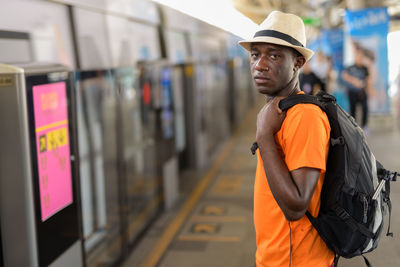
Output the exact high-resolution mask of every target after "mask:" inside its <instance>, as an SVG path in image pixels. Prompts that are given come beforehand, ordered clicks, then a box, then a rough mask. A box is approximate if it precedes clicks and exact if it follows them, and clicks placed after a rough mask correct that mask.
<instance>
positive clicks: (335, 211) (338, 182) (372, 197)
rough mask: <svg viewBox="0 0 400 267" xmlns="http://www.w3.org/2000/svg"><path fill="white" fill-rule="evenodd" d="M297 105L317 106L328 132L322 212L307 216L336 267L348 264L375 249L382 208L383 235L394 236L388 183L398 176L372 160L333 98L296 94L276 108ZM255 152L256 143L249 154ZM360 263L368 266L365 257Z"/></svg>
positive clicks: (360, 133) (350, 120)
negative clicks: (341, 262)
mask: <svg viewBox="0 0 400 267" xmlns="http://www.w3.org/2000/svg"><path fill="white" fill-rule="evenodd" d="M299 103H310V104H315V105H317V106H319V107H320V108H321V109H322V110H323V111H324V112H325V113H326V115H327V117H328V120H329V124H330V127H331V133H330V146H329V154H328V161H327V166H326V173H325V181H324V184H323V187H322V192H321V207H320V211H319V214H318V217H317V218H314V217H313V216H312V215H311V214H310V213H309V212H308V211H307V212H306V215H307V217H308V219H309V220H310V221H311V223H312V225H313V226H314V227H315V229H316V230H317V231H318V233H319V234H320V236H321V238H322V239H323V240H324V241H325V243H326V245H327V246H328V248H329V249H331V250H332V251H333V252H334V253H335V266H337V263H338V260H339V257H345V258H352V257H354V256H358V255H362V254H364V253H367V252H370V251H372V250H374V249H375V248H376V247H377V245H378V241H379V238H380V234H381V231H382V228H383V217H384V214H385V210H386V209H385V208H386V207H385V205H384V204H386V206H387V207H388V209H389V224H388V231H387V234H386V235H387V236H393V234H392V233H390V212H391V202H390V198H389V195H390V183H389V182H390V181H395V180H396V178H397V175H399V174H397V172H391V171H388V170H386V169H384V168H383V166H382V165H381V164H380V163H379V162H378V161H377V160H376V159H375V157H374V155H373V154H372V152H371V151H370V149H369V147H368V145H367V143H366V141H365V136H364V133H363V131H362V129H361V128H360V127H359V126H358V125H357V124H356V122H355V120H354V118H353V117H352V116H350V115H349V114H348V113H347V112H345V111H344V110H343V109H342V108H341V107H340V106H339V105H338V104H337V103H336V99H335V97H334V96H332V95H330V94H328V93H325V92H322V91H320V93H319V94H317V95H316V96H311V95H304V94H298V95H293V96H289V97H287V98H285V99H283V100H281V102H280V103H279V107H280V109H282V110H283V111H286V110H288V109H289V108H291V107H292V106H294V105H296V104H299ZM257 147H258V145H257V143H254V144H253V147H252V149H251V150H252V152H253V154H254V153H255V150H256V149H257ZM363 257H364V256H363ZM364 260H365V263H366V265H367V266H371V265H370V263H369V261H368V260H367V259H366V258H365V257H364Z"/></svg>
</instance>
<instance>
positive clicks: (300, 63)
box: [293, 56, 306, 71]
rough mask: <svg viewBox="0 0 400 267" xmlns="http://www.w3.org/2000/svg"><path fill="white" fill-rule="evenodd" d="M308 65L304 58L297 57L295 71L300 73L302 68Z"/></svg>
mask: <svg viewBox="0 0 400 267" xmlns="http://www.w3.org/2000/svg"><path fill="white" fill-rule="evenodd" d="M305 63H306V59H305V58H304V57H303V56H300V57H296V58H295V61H294V68H293V70H294V71H298V70H299V69H300V68H301V67H303V66H304V64H305Z"/></svg>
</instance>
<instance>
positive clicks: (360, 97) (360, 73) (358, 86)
mask: <svg viewBox="0 0 400 267" xmlns="http://www.w3.org/2000/svg"><path fill="white" fill-rule="evenodd" d="M353 52H354V64H353V65H351V66H348V67H347V68H345V69H344V70H343V72H342V79H343V81H344V82H345V86H346V88H347V95H348V98H349V104H350V114H351V115H352V116H353V117H354V118H356V106H357V104H361V108H362V118H361V127H362V128H363V129H364V130H365V131H368V129H367V123H368V115H369V114H368V91H371V90H372V89H371V88H372V87H371V86H372V84H371V75H370V72H369V69H368V67H367V66H366V64H365V56H364V53H363V49H362V47H361V46H360V44H359V43H357V42H353Z"/></svg>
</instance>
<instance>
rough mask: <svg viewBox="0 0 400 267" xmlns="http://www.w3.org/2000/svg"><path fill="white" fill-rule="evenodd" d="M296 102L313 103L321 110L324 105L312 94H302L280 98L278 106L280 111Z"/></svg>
mask: <svg viewBox="0 0 400 267" xmlns="http://www.w3.org/2000/svg"><path fill="white" fill-rule="evenodd" d="M297 104H314V105H317V106H319V107H320V108H321V109H322V110H323V111H325V107H324V105H323V104H322V102H321V101H320V100H319V99H318V97H316V96H313V95H304V94H300V95H292V96H288V97H286V98H284V99H282V100H281V101H280V102H279V108H280V109H281V110H282V111H286V110H288V109H289V108H291V107H293V106H294V105H297Z"/></svg>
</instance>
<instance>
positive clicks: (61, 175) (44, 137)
mask: <svg viewBox="0 0 400 267" xmlns="http://www.w3.org/2000/svg"><path fill="white" fill-rule="evenodd" d="M33 104H34V116H35V132H36V137H35V138H36V149H37V167H38V172H39V190H40V206H41V219H42V221H45V220H47V219H48V218H50V217H51V216H52V215H54V214H56V213H57V212H58V211H60V210H62V209H63V208H65V207H67V206H68V205H70V204H71V203H72V201H73V195H72V177H71V164H70V149H69V131H68V111H67V97H66V84H65V82H58V83H51V84H44V85H37V86H33Z"/></svg>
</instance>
